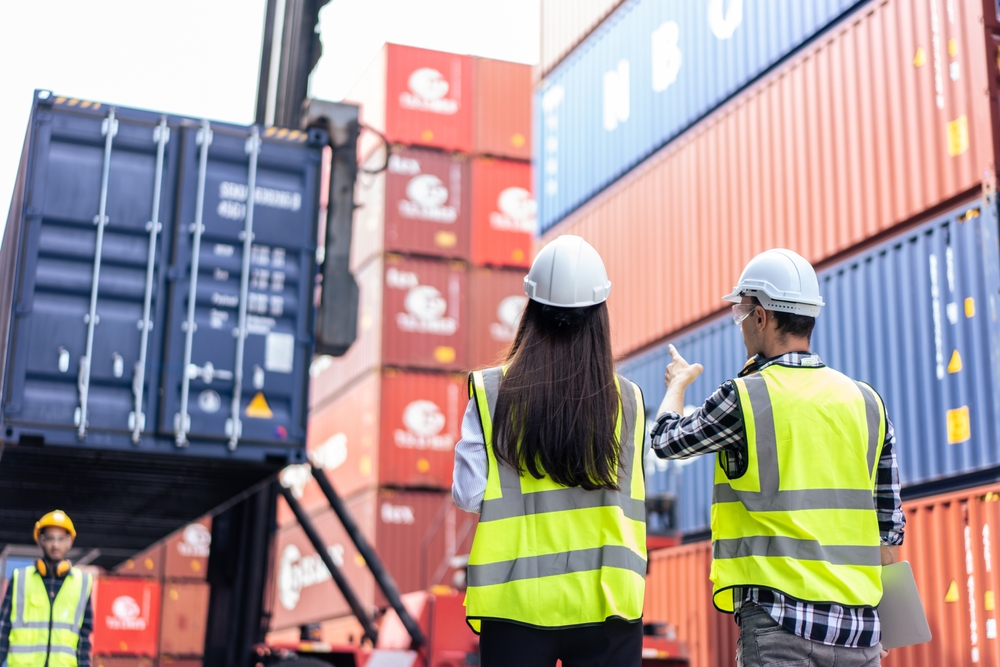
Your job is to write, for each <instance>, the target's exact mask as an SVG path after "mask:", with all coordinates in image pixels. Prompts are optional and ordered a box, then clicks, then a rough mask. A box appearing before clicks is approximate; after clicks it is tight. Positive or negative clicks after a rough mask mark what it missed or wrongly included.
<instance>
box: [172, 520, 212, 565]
mask: <svg viewBox="0 0 1000 667" xmlns="http://www.w3.org/2000/svg"><path fill="white" fill-rule="evenodd" d="M211 547H212V533H211V531H209V530H208V528H206V527H205V526H203V525H201V524H200V523H192V524H191V525H190V526H188V527H187V528H185V529H184V539H183V540H181V541H180V542H178V543H177V553H179V554H180V555H182V556H185V557H186V558H208V552H209V551H210V550H211Z"/></svg>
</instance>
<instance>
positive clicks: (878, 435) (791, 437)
mask: <svg viewBox="0 0 1000 667" xmlns="http://www.w3.org/2000/svg"><path fill="white" fill-rule="evenodd" d="M735 384H736V390H737V392H738V397H739V403H740V409H741V412H742V415H743V424H744V426H745V429H746V442H747V455H748V468H747V471H746V473H745V474H744V475H742V476H741V477H739V478H737V479H729V478H728V477H727V476H726V472H725V460H724V458H723V454H722V453H720V455H719V465H718V466H716V470H715V488H714V491H713V498H712V541H713V545H712V546H713V553H714V558H713V560H712V584H713V601H714V603H715V606H716V607H718V608H719V609H720V610H722V611H726V612H732V611H733V600H732V594H731V592H730V589H732V588H733V587H736V586H760V587H765V588H770V589H773V590H776V591H779V592H781V593H783V594H785V595H787V596H789V597H792V598H795V599H798V600H803V601H807V602H829V603H836V604H840V605H845V606H869V607H874V606H877V605H878V603H879V601H880V600H881V599H882V581H881V557H880V544H881V541H880V537H879V527H878V518H877V515H876V513H875V500H874V496H873V492H874V488H875V474H876V467H877V463H878V460H879V457H880V456H881V453H882V443H883V441H884V439H885V431H886V417H885V408H884V407H883V405H882V399H881V398H880V397H879V395H878V394H877V393H876V392H875V390H874V389H872V388H871V387H869V386H868V385H866V384H864V383H862V382H855V381H854V380H851V379H850V378H848V377H847V376H845V375H843V374H842V373H838V372H837V371H835V370H833V369H830V368H825V367H814V368H811V367H794V368H793V367H787V366H780V365H772V366H768V367H767V368H765V369H764V370H762V371H760V372H759V373H754V374H752V375H748V376H746V377H744V378H741V379H738V380H736V381H735Z"/></svg>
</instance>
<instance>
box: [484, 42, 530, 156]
mask: <svg viewBox="0 0 1000 667" xmlns="http://www.w3.org/2000/svg"><path fill="white" fill-rule="evenodd" d="M473 63H474V65H475V74H474V81H475V108H474V111H473V124H474V127H473V130H474V136H473V141H472V143H473V153H475V154H476V155H492V156H494V157H508V158H514V159H517V160H530V159H531V66H530V65H521V64H519V63H511V62H506V61H504V60H490V59H488V58H473Z"/></svg>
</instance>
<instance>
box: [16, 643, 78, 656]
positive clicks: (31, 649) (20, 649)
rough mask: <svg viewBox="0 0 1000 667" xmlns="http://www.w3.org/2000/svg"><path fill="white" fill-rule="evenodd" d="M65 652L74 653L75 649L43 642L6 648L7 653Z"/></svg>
mask: <svg viewBox="0 0 1000 667" xmlns="http://www.w3.org/2000/svg"><path fill="white" fill-rule="evenodd" d="M46 651H48V652H49V653H65V654H66V655H76V649H73V648H70V647H68V646H51V647H50V646H46V645H45V644H38V645H35V646H14V645H11V647H10V648H9V649H8V652H9V653H45V652H46Z"/></svg>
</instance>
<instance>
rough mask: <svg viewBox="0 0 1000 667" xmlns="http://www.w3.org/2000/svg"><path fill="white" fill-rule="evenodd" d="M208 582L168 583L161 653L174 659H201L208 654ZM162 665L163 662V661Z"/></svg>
mask: <svg viewBox="0 0 1000 667" xmlns="http://www.w3.org/2000/svg"><path fill="white" fill-rule="evenodd" d="M211 590H212V589H211V587H210V586H209V585H208V584H207V583H205V582H187V583H180V582H174V581H171V582H167V583H166V584H164V585H163V610H162V612H161V617H162V621H161V625H160V653H161V654H162V655H169V656H171V657H197V656H201V655H202V654H203V653H204V652H205V629H206V627H207V624H208V598H209V594H210V593H211ZM161 662H162V659H161Z"/></svg>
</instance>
